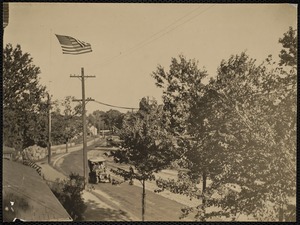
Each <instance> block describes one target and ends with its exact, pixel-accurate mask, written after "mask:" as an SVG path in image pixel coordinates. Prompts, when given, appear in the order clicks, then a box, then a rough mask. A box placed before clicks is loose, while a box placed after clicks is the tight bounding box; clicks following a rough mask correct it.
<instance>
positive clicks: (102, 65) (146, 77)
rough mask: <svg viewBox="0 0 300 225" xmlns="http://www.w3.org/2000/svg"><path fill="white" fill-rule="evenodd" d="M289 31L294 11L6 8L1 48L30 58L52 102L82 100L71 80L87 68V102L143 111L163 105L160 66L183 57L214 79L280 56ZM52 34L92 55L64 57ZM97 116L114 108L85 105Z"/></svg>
mask: <svg viewBox="0 0 300 225" xmlns="http://www.w3.org/2000/svg"><path fill="white" fill-rule="evenodd" d="M289 26H292V27H293V28H297V8H296V7H295V6H292V5H289V4H215V5H213V4H141V3H139V4H133V3H131V4H128V3H127V4H125V3H124V4H119V3H118V4H104V3H9V24H8V26H7V27H6V28H5V31H4V44H6V43H12V44H13V45H14V46H15V45H16V44H20V45H21V48H22V50H23V51H24V52H28V53H30V54H31V56H32V57H33V62H34V64H35V65H37V66H39V67H40V68H41V74H40V77H41V81H40V82H41V84H43V85H46V86H47V90H48V91H49V92H50V94H52V95H53V99H58V100H62V99H63V98H64V97H65V96H68V95H72V96H75V97H76V98H79V99H80V98H81V82H80V80H79V79H76V78H70V75H71V74H73V75H74V74H76V75H80V72H81V67H84V70H85V75H95V76H96V78H89V79H87V80H86V97H91V98H94V99H95V100H97V101H100V102H105V103H108V104H112V105H119V106H126V107H138V103H139V101H140V99H141V98H142V97H145V96H152V97H154V98H156V99H157V100H158V102H161V95H162V90H161V89H158V88H157V87H155V84H154V83H155V81H154V79H153V78H152V77H151V76H150V74H151V73H152V72H153V71H155V69H156V67H157V65H158V64H161V65H163V66H164V67H165V68H168V67H169V65H170V62H171V58H172V57H178V55H179V54H183V55H184V56H186V57H187V58H188V59H189V58H195V59H196V60H198V61H199V67H200V68H202V67H205V68H206V69H207V71H208V73H209V74H210V76H215V74H216V70H217V67H218V65H219V64H220V62H221V60H222V59H227V58H229V57H230V55H232V54H239V53H241V52H242V51H245V50H246V52H247V53H248V54H249V55H250V56H251V57H253V58H256V59H257V60H258V61H261V60H263V59H265V58H266V57H267V56H268V55H269V54H272V55H274V56H277V55H278V54H279V51H280V49H281V46H280V44H279V43H278V39H279V38H280V37H282V35H283V33H284V32H286V31H287V30H288V27H289ZM55 34H60V35H68V36H72V37H74V38H77V39H79V40H81V41H84V42H88V43H90V44H91V46H92V50H93V52H92V53H87V54H82V55H63V54H62V50H61V47H60V44H59V42H58V40H57V38H56V36H55ZM274 58H276V57H274ZM97 109H99V110H103V111H107V110H109V109H110V107H107V106H102V105H99V104H97V103H95V102H89V103H88V104H87V110H88V113H91V112H93V111H94V110H97ZM118 110H119V109H118ZM120 111H122V112H125V111H124V110H120Z"/></svg>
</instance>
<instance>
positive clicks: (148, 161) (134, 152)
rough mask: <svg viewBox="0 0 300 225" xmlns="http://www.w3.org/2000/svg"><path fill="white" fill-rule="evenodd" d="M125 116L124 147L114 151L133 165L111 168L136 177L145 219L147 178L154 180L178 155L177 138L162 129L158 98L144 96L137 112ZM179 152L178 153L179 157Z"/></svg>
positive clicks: (116, 171) (130, 177)
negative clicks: (148, 99)
mask: <svg viewBox="0 0 300 225" xmlns="http://www.w3.org/2000/svg"><path fill="white" fill-rule="evenodd" d="M127 115H128V117H126V118H124V123H123V126H122V129H121V130H120V138H121V139H122V140H124V142H123V143H122V148H121V149H120V150H118V151H114V152H112V156H113V157H114V160H115V161H116V162H118V163H126V164H129V165H131V167H130V170H129V171H126V170H124V169H117V170H112V171H113V172H114V173H115V174H117V175H120V176H122V177H124V179H125V180H130V181H131V182H130V183H132V182H133V179H137V180H139V181H140V182H141V184H142V187H143V193H142V220H143V221H144V215H145V197H146V193H145V185H146V183H145V182H146V181H147V180H154V179H155V177H154V173H155V172H158V171H160V170H162V169H164V168H166V167H167V166H168V165H169V164H170V161H171V159H173V158H177V157H178V154H177V152H176V150H175V146H174V143H173V142H174V141H173V140H172V138H171V137H170V136H168V135H167V133H166V132H165V130H164V129H162V120H161V115H162V107H160V106H158V105H157V103H156V101H154V100H153V101H151V102H150V101H146V99H145V98H144V99H142V101H141V104H140V109H139V111H138V112H137V113H131V114H127ZM176 156H177V157H176Z"/></svg>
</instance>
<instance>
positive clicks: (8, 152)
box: [2, 146, 16, 159]
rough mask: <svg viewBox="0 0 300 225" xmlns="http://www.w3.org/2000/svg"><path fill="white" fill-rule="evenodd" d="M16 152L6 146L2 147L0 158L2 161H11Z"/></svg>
mask: <svg viewBox="0 0 300 225" xmlns="http://www.w3.org/2000/svg"><path fill="white" fill-rule="evenodd" d="M15 152H16V150H15V149H14V148H10V147H7V146H3V147H2V158H3V159H12V158H13V155H14V154H15Z"/></svg>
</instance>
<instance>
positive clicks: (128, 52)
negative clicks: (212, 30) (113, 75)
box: [102, 5, 215, 66]
mask: <svg viewBox="0 0 300 225" xmlns="http://www.w3.org/2000/svg"><path fill="white" fill-rule="evenodd" d="M214 6H215V5H212V6H209V7H207V8H206V9H204V10H202V11H201V12H199V13H198V14H196V15H194V16H192V17H190V18H189V19H188V20H185V21H184V22H183V23H180V24H179V25H177V26H175V27H173V28H172V29H170V30H166V29H167V28H169V27H171V26H172V25H174V24H176V23H177V22H178V21H180V20H181V19H183V18H185V17H187V16H188V15H190V14H191V13H193V12H194V11H196V10H198V9H199V8H200V7H197V8H196V9H194V10H192V11H191V12H189V13H188V14H186V15H184V16H183V17H181V18H179V19H177V20H176V21H175V22H173V23H172V24H170V25H168V26H167V27H165V28H164V29H162V30H161V31H159V32H156V33H155V34H153V35H151V36H150V37H151V38H152V37H155V36H156V35H157V34H159V33H161V32H162V31H164V30H166V31H165V32H163V33H161V34H160V35H159V36H158V37H156V38H154V39H151V38H150V39H149V38H148V39H149V40H148V39H146V41H142V42H140V43H139V44H137V45H136V46H134V47H132V48H130V49H128V50H127V51H125V53H124V54H122V55H116V56H114V57H112V58H111V59H109V60H108V61H107V62H106V63H103V64H102V66H106V65H109V64H110V63H111V62H113V60H114V59H118V58H121V57H124V56H126V55H130V54H132V53H134V52H135V51H137V50H139V49H141V48H143V47H144V46H146V45H148V44H150V43H152V42H154V41H156V40H157V39H159V38H161V37H163V36H165V35H166V34H168V33H170V32H172V31H173V30H175V29H177V28H178V27H179V26H182V25H184V24H186V23H187V22H189V21H191V20H192V19H194V18H196V17H198V16H200V15H201V14H203V13H204V12H206V11H207V10H209V9H211V8H212V7H214Z"/></svg>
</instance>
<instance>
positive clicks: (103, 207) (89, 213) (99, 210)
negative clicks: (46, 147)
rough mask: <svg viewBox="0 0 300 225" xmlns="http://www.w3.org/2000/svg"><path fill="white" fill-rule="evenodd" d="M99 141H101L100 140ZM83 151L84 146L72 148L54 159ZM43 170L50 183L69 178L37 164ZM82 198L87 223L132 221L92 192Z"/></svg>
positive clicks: (45, 163) (84, 194)
mask: <svg viewBox="0 0 300 225" xmlns="http://www.w3.org/2000/svg"><path fill="white" fill-rule="evenodd" d="M98 140H99V139H98ZM93 143H94V140H92V141H90V142H88V146H89V145H91V144H93ZM80 149H82V145H77V146H74V147H71V148H70V149H69V151H68V153H65V154H57V155H54V156H53V157H52V160H53V162H55V161H57V160H59V159H60V158H62V157H64V156H65V155H67V154H69V153H70V152H74V151H78V150H80ZM37 164H38V165H39V166H40V167H41V168H42V175H43V176H44V178H45V179H46V180H48V181H55V180H56V179H67V177H66V176H65V175H64V174H62V173H61V172H59V171H58V170H56V169H55V168H53V166H51V165H49V164H48V163H47V162H38V163H37ZM82 197H83V199H84V202H85V203H86V205H87V209H86V211H85V213H84V216H85V218H86V219H85V221H130V220H132V219H131V218H130V217H129V216H128V215H125V214H124V212H123V211H121V210H119V209H117V208H114V207H112V206H110V205H108V204H106V203H104V202H103V201H101V200H100V199H99V198H98V197H97V196H96V195H95V194H93V193H92V192H90V191H87V190H84V191H83V194H82Z"/></svg>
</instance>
